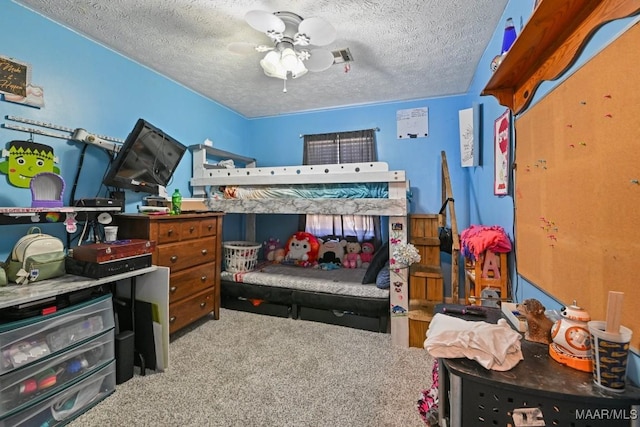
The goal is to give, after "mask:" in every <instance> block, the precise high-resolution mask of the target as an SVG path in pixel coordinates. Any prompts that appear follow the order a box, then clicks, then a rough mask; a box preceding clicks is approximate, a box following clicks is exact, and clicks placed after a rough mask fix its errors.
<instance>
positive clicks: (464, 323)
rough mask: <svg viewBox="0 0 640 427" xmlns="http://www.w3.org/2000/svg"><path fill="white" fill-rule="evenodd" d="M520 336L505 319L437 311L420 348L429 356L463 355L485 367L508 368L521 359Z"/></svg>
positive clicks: (454, 356)
mask: <svg viewBox="0 0 640 427" xmlns="http://www.w3.org/2000/svg"><path fill="white" fill-rule="evenodd" d="M521 339H522V336H521V335H520V334H519V333H518V332H516V331H514V330H513V329H512V328H511V327H510V326H509V324H508V323H507V321H506V320H505V319H500V320H498V323H497V324H493V323H487V322H476V321H469V320H463V319H459V318H457V317H453V316H448V315H446V314H441V313H437V314H436V315H435V316H433V319H432V320H431V323H430V324H429V329H428V330H427V339H426V340H425V341H424V348H425V349H426V350H427V351H428V352H429V354H430V355H431V356H433V357H443V358H457V357H466V358H469V359H472V360H475V361H477V362H478V363H480V364H481V365H482V366H483V367H485V368H486V369H493V370H495V371H508V370H509V369H511V368H513V367H514V366H516V365H517V364H518V362H520V361H521V360H523V359H524V357H523V356H522V350H521V347H520V342H521Z"/></svg>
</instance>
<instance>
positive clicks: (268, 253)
mask: <svg viewBox="0 0 640 427" xmlns="http://www.w3.org/2000/svg"><path fill="white" fill-rule="evenodd" d="M263 247H264V257H265V259H266V260H267V261H273V262H281V261H282V260H283V259H284V248H283V247H282V245H281V244H280V239H276V238H275V237H269V240H267V241H266V242H264V245H263Z"/></svg>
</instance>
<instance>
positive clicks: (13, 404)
mask: <svg viewBox="0 0 640 427" xmlns="http://www.w3.org/2000/svg"><path fill="white" fill-rule="evenodd" d="M114 352H115V350H114V330H113V329H111V330H109V331H107V332H105V333H103V334H102V335H99V336H97V337H95V338H93V339H92V340H90V341H87V342H85V343H83V344H80V345H77V346H74V347H71V348H69V349H68V350H66V351H64V352H62V353H60V354H58V355H56V356H53V357H48V358H44V359H41V360H39V361H38V362H35V363H32V364H30V365H29V366H26V367H24V368H23V369H16V370H13V371H11V372H10V373H7V374H5V375H2V376H0V418H2V417H5V416H7V415H9V414H10V413H11V412H13V413H15V412H17V411H20V410H21V409H24V408H26V407H27V406H29V405H31V404H32V403H34V402H35V401H39V400H42V399H45V398H47V397H49V396H51V395H53V394H55V393H57V392H58V391H60V390H62V389H64V388H66V387H67V386H69V385H71V384H74V383H76V382H78V381H79V380H81V379H83V378H86V377H87V376H89V375H91V373H93V372H95V371H97V370H99V369H100V368H102V367H104V366H105V365H107V364H108V363H109V362H111V361H112V360H113V359H114Z"/></svg>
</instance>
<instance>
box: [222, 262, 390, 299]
mask: <svg viewBox="0 0 640 427" xmlns="http://www.w3.org/2000/svg"><path fill="white" fill-rule="evenodd" d="M365 272H366V269H365V268H339V269H335V270H322V269H320V268H305V267H299V266H293V265H286V264H271V263H265V264H261V265H259V266H258V267H257V268H256V270H253V271H250V272H245V273H231V272H228V271H223V272H222V273H221V278H222V280H226V281H230V282H240V283H249V284H254V285H264V286H273V287H280V288H287V289H297V290H302V291H310V292H322V293H328V294H334V295H348V296H354V297H366V298H375V299H384V300H387V299H389V290H388V289H379V288H378V287H376V285H375V284H367V285H363V284H362V278H363V277H364V273H365Z"/></svg>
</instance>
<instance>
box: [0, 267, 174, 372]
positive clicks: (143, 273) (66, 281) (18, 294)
mask: <svg viewBox="0 0 640 427" xmlns="http://www.w3.org/2000/svg"><path fill="white" fill-rule="evenodd" d="M133 277H135V278H136V285H135V297H136V300H139V301H145V302H150V303H152V304H156V305H157V306H158V312H159V316H160V323H161V324H162V343H163V353H164V361H165V368H166V367H168V366H169V268H168V267H158V266H151V267H147V268H142V269H140V270H135V271H129V272H126V273H122V274H116V275H113V276H109V277H103V278H101V279H90V278H87V277H81V276H75V275H72V274H65V275H64V276H60V277H56V278H55V279H50V280H43V281H40V282H34V283H30V284H28V285H10V286H3V287H0V309H3V308H8V307H13V306H17V305H20V304H25V303H29V302H33V301H38V300H41V299H46V298H50V297H55V296H58V295H63V294H67V293H70V292H74V291H79V290H82V289H88V288H92V287H95V286H100V285H106V284H110V283H115V284H116V287H115V289H116V294H117V295H119V296H123V297H129V296H130V295H131V291H132V288H131V284H130V281H129V279H131V278H133Z"/></svg>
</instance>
